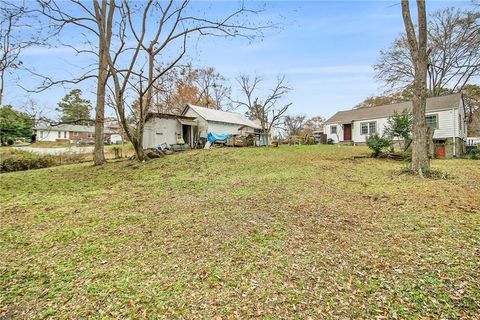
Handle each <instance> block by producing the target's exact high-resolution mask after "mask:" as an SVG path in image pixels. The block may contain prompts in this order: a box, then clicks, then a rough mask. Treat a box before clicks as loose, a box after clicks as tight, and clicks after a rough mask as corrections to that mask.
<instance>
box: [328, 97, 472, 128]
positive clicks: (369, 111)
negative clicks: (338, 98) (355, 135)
mask: <svg viewBox="0 0 480 320" xmlns="http://www.w3.org/2000/svg"><path fill="white" fill-rule="evenodd" d="M462 99H463V98H462V94H461V93H454V94H449V95H446V96H440V97H432V98H427V109H426V111H427V112H432V111H436V110H444V109H451V108H458V107H459V105H460V101H461V100H462ZM405 109H407V110H408V111H412V102H411V101H407V102H400V103H392V104H386V105H382V106H377V107H366V108H359V109H353V110H347V111H339V112H337V113H335V114H334V115H333V116H332V117H331V118H330V119H328V120H327V121H325V124H328V123H340V124H344V123H351V122H352V121H354V120H366V119H376V118H386V117H389V116H391V115H392V114H393V113H394V112H395V111H397V112H402V111H403V110H405Z"/></svg>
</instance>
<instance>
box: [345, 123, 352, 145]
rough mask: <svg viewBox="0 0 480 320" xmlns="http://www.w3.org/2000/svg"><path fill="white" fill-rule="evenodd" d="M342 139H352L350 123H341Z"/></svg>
mask: <svg viewBox="0 0 480 320" xmlns="http://www.w3.org/2000/svg"><path fill="white" fill-rule="evenodd" d="M343 140H344V141H350V140H352V125H351V124H344V125H343Z"/></svg>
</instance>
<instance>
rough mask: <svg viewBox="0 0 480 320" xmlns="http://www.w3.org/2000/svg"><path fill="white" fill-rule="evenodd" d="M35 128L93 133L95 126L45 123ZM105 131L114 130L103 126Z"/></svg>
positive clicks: (111, 131)
mask: <svg viewBox="0 0 480 320" xmlns="http://www.w3.org/2000/svg"><path fill="white" fill-rule="evenodd" d="M34 129H35V130H48V131H73V132H89V133H95V127H94V126H81V125H77V124H59V125H56V126H49V125H45V124H43V125H42V124H40V125H37V126H36V127H35V128H34ZM104 130H105V133H107V134H112V133H115V131H113V130H110V129H108V128H105V129H104Z"/></svg>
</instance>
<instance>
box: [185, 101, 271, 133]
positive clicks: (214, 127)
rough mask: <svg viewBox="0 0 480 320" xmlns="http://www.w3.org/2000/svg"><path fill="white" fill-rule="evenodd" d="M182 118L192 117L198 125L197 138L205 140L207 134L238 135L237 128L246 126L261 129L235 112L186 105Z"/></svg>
mask: <svg viewBox="0 0 480 320" xmlns="http://www.w3.org/2000/svg"><path fill="white" fill-rule="evenodd" d="M182 115H183V116H187V117H194V118H195V121H196V122H197V124H198V137H200V138H207V136H208V133H209V132H213V133H224V134H228V135H240V131H239V128H240V127H243V126H248V127H250V128H254V129H261V128H262V127H261V126H260V125H258V124H257V123H255V122H253V121H252V120H250V119H248V118H247V117H245V116H244V115H243V114H240V113H237V112H228V111H222V110H215V109H209V108H204V107H199V106H195V105H192V104H187V106H186V107H185V109H184V110H183V112H182Z"/></svg>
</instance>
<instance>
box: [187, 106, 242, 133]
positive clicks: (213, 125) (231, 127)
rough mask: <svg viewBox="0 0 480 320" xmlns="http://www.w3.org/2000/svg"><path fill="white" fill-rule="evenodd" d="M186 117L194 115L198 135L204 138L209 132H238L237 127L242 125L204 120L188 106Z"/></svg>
mask: <svg viewBox="0 0 480 320" xmlns="http://www.w3.org/2000/svg"><path fill="white" fill-rule="evenodd" d="M185 116H187V117H195V118H196V121H197V123H198V130H199V132H200V137H203V138H206V137H207V135H208V133H209V132H214V133H225V134H240V131H238V128H240V127H241V126H242V125H241V124H237V123H225V122H217V121H206V120H205V119H203V118H202V117H201V116H200V115H199V114H198V113H197V112H195V111H194V110H193V109H191V108H189V109H188V110H187V112H186V113H185Z"/></svg>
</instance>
